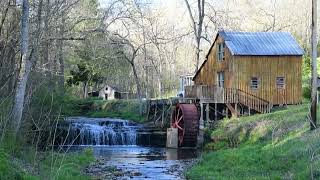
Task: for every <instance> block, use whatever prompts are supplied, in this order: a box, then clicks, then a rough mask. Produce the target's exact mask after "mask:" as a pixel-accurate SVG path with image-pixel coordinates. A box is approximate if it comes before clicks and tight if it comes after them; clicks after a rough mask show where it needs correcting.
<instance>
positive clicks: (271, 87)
mask: <svg viewBox="0 0 320 180" xmlns="http://www.w3.org/2000/svg"><path fill="white" fill-rule="evenodd" d="M222 41H223V39H222V38H221V37H218V38H217V41H216V42H215V44H214V46H213V48H212V50H211V52H210V53H209V56H208V59H207V62H206V63H205V64H204V65H203V67H202V69H201V70H200V72H199V73H198V74H197V75H196V77H195V78H194V81H195V84H196V85H217V73H218V72H220V71H224V74H225V83H224V86H225V87H226V88H236V89H241V90H243V91H245V92H247V93H250V94H253V95H255V96H258V97H260V98H262V99H265V100H267V101H269V102H271V103H272V104H274V105H277V104H297V103H300V102H301V101H302V82H301V81H302V76H301V68H302V56H232V55H231V53H230V51H229V49H228V48H227V47H226V46H225V60H224V61H222V62H218V61H217V55H216V51H217V44H218V43H220V42H222ZM279 76H283V77H285V88H284V89H278V88H277V86H276V78H277V77H279ZM252 77H257V78H259V87H258V89H256V90H254V89H251V88H250V83H251V78H252Z"/></svg>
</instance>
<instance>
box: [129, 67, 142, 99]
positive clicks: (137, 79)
mask: <svg viewBox="0 0 320 180" xmlns="http://www.w3.org/2000/svg"><path fill="white" fill-rule="evenodd" d="M131 66H132V71H133V75H134V80H135V81H136V85H137V94H138V99H141V98H142V96H141V86H140V81H139V77H138V73H137V69H136V66H135V65H134V64H133V63H131Z"/></svg>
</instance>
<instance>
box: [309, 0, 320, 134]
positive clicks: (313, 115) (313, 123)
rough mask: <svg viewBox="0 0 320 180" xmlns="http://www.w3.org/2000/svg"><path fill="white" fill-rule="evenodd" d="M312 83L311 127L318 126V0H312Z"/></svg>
mask: <svg viewBox="0 0 320 180" xmlns="http://www.w3.org/2000/svg"><path fill="white" fill-rule="evenodd" d="M311 28H312V37H311V49H312V84H311V87H312V89H311V112H310V113H311V114H310V115H311V121H310V129H311V130H314V129H316V128H317V79H318V77H317V0H312V24H311Z"/></svg>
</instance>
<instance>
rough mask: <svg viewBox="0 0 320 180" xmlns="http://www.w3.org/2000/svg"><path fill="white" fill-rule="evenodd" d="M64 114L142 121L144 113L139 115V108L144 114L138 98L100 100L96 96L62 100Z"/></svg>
mask: <svg viewBox="0 0 320 180" xmlns="http://www.w3.org/2000/svg"><path fill="white" fill-rule="evenodd" d="M62 103H63V108H62V114H63V115H64V116H87V117H96V118H103V117H111V118H121V119H128V120H132V121H135V122H143V121H144V120H145V115H140V112H139V111H140V108H142V111H143V114H145V112H144V111H145V104H144V103H143V102H141V101H138V100H108V101H104V100H100V99H98V98H88V99H75V98H70V97H66V98H64V100H63V102H62Z"/></svg>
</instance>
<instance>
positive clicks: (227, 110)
mask: <svg viewBox="0 0 320 180" xmlns="http://www.w3.org/2000/svg"><path fill="white" fill-rule="evenodd" d="M226 118H229V108H228V107H227V106H226Z"/></svg>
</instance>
